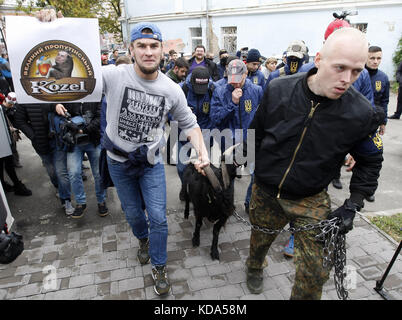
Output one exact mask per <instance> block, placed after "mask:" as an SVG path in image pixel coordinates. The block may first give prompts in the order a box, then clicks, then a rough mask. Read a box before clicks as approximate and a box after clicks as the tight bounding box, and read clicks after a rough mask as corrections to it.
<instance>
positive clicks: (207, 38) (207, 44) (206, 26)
mask: <svg viewBox="0 0 402 320" xmlns="http://www.w3.org/2000/svg"><path fill="white" fill-rule="evenodd" d="M205 21H206V25H205V33H206V39H205V40H206V49H207V52H209V32H210V30H209V1H208V0H205Z"/></svg>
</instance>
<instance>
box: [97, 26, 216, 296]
mask: <svg viewBox="0 0 402 320" xmlns="http://www.w3.org/2000/svg"><path fill="white" fill-rule="evenodd" d="M130 51H131V56H132V58H133V59H134V61H135V64H134V67H133V65H129V64H126V65H120V66H118V67H115V66H107V67H104V68H103V70H102V76H103V81H104V91H105V96H106V100H107V105H108V108H107V113H106V120H107V127H106V131H105V135H104V147H105V148H106V149H107V150H108V152H107V161H108V169H109V173H110V177H111V178H112V180H113V183H114V185H115V187H116V190H117V194H118V196H119V199H120V202H121V204H122V207H123V210H124V212H125V214H126V218H127V221H128V223H129V224H130V226H131V228H132V231H133V233H134V235H135V236H136V237H137V238H138V239H139V242H140V249H139V251H138V254H137V256H138V259H139V261H140V263H141V264H145V263H147V262H148V261H149V259H150V260H151V264H152V277H153V279H154V281H155V286H154V290H155V292H156V294H158V295H165V294H167V293H168V292H169V290H170V283H169V281H168V278H167V270H166V261H167V236H168V228H167V227H168V226H167V218H166V182H165V171H164V165H163V163H162V156H161V153H160V152H159V149H160V148H161V147H162V145H163V144H162V141H163V140H162V138H163V125H164V124H165V122H166V120H167V116H168V113H170V114H171V115H172V116H173V117H174V119H175V120H176V121H178V125H179V127H180V128H181V129H182V130H183V131H185V133H186V135H187V137H188V138H189V140H190V141H191V144H192V145H193V146H194V148H195V149H196V151H197V154H198V162H197V163H196V168H197V169H198V171H199V172H201V173H203V170H202V168H203V167H205V166H207V165H208V164H209V158H208V153H207V150H206V148H205V145H204V142H203V138H202V134H201V130H200V128H199V126H198V124H197V119H196V117H195V115H194V114H193V113H192V112H191V109H190V108H189V107H188V106H187V101H186V98H185V96H184V93H183V91H182V90H181V88H180V86H178V85H177V84H176V83H174V82H173V81H171V80H170V79H169V78H168V77H167V76H165V75H164V74H163V73H161V72H160V71H159V70H158V69H159V63H160V60H161V57H162V34H161V31H160V30H159V28H158V27H157V26H156V25H155V24H152V23H139V24H136V25H135V26H134V28H133V29H132V31H131V44H130ZM142 199H143V201H144V204H145V207H146V211H147V215H146V214H145V212H144V209H143V206H142V203H143V202H142Z"/></svg>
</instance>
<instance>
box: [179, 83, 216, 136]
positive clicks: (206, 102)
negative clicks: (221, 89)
mask: <svg viewBox="0 0 402 320" xmlns="http://www.w3.org/2000/svg"><path fill="white" fill-rule="evenodd" d="M190 79H191V75H188V76H187V78H186V81H185V82H183V83H180V86H181V87H182V88H183V91H184V93H185V95H186V99H187V104H188V106H189V107H190V108H191V111H193V113H194V114H195V115H196V117H197V123H198V125H199V126H200V128H201V129H212V123H211V120H210V118H209V112H210V108H211V96H212V91H213V90H214V87H215V86H214V84H213V82H212V80H211V79H210V80H209V85H208V91H207V93H206V94H204V95H203V96H202V95H197V94H195V93H194V91H193V85H192V84H191V82H190ZM186 87H187V88H186Z"/></svg>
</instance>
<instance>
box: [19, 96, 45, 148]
mask: <svg viewBox="0 0 402 320" xmlns="http://www.w3.org/2000/svg"><path fill="white" fill-rule="evenodd" d="M48 112H49V104H17V106H16V112H15V115H14V121H15V126H16V128H18V129H20V130H21V131H22V132H23V133H24V134H25V135H26V136H27V138H28V139H30V140H31V143H32V146H33V147H34V149H35V151H36V152H37V153H38V154H48V153H50V152H51V150H52V149H51V146H50V143H49V121H48V117H47V115H48Z"/></svg>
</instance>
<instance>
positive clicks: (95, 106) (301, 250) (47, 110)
mask: <svg viewBox="0 0 402 320" xmlns="http://www.w3.org/2000/svg"><path fill="white" fill-rule="evenodd" d="M39 18H40V19H42V20H43V16H42V17H39ZM130 40H131V41H130V42H131V44H130V53H131V56H121V57H119V56H118V51H117V50H116V51H114V52H113V53H112V58H111V59H109V61H107V63H104V61H103V60H104V59H102V64H105V66H104V67H102V77H103V97H102V101H99V102H93V103H62V104H61V103H54V104H46V105H45V104H40V103H37V104H18V103H16V101H15V99H14V100H13V97H14V98H15V94H14V96H13V92H12V88H10V87H9V88H8V90H9V92H4V95H5V99H4V101H3V105H2V111H3V112H4V114H5V115H6V117H7V118H8V119H9V120H10V121H9V132H10V136H11V137H13V135H14V132H16V131H18V130H21V131H22V132H23V133H24V134H25V136H26V137H27V138H28V139H30V140H31V142H32V146H33V148H34V150H35V152H36V153H37V154H38V156H39V157H40V158H41V160H42V163H43V165H44V167H45V168H46V170H47V173H48V175H49V179H50V181H51V183H52V185H53V186H54V187H55V188H56V189H57V191H58V195H59V198H60V201H61V205H62V206H63V208H64V211H65V213H66V215H68V216H70V217H72V218H76V219H79V218H81V217H82V216H83V214H84V212H85V210H86V207H87V206H86V195H85V192H84V188H83V177H82V167H83V159H84V156H85V155H86V156H87V157H88V159H89V162H90V165H91V170H92V174H93V177H94V181H95V185H94V191H95V194H96V199H97V202H98V208H97V209H98V214H99V216H101V217H104V216H106V215H107V214H108V208H107V205H106V202H105V190H106V188H107V187H111V186H114V187H115V188H116V191H117V194H118V197H119V200H120V202H121V207H122V209H123V211H124V214H125V215H126V219H127V222H128V224H129V225H130V227H131V229H132V232H133V234H134V235H135V237H136V238H137V239H138V241H139V250H138V253H137V257H138V259H139V261H140V263H141V264H146V263H148V262H149V261H150V262H151V264H152V277H153V279H154V281H155V286H154V289H155V292H156V293H157V294H158V295H165V294H167V293H168V292H169V290H170V282H169V279H168V276H167V269H166V262H167V237H168V224H167V217H166V181H165V171H164V166H163V164H164V163H163V161H162V154H161V152H159V151H160V150H161V149H160V146H161V145H162V144H163V142H164V138H163V132H164V129H165V128H166V126H169V125H170V126H171V127H172V123H173V122H175V123H177V124H178V127H179V136H184V139H179V140H178V141H177V154H178V155H180V154H181V152H180V151H181V149H182V148H183V146H184V145H185V144H186V143H187V142H189V143H191V145H192V147H193V148H194V149H195V151H196V154H197V158H196V159H195V160H194V161H195V167H196V169H197V170H198V171H199V172H200V173H201V174H204V170H203V168H205V167H206V166H208V165H209V164H210V153H209V151H210V148H211V146H212V145H213V144H214V143H218V145H219V147H220V149H221V151H224V150H225V149H226V148H227V147H229V146H230V145H234V144H237V143H244V141H247V135H248V132H249V130H255V161H254V162H252V163H247V166H248V168H249V170H250V173H251V181H250V185H249V187H248V190H247V192H246V198H245V199H244V208H245V211H246V212H247V214H249V217H250V221H251V223H253V224H256V225H259V226H260V227H266V228H272V229H278V228H282V227H284V226H285V225H286V224H287V223H291V224H292V225H294V226H300V225H303V224H306V223H312V222H314V221H315V222H317V221H320V220H324V219H327V218H328V217H329V216H331V215H332V216H335V217H338V218H339V219H340V221H341V230H342V232H344V233H346V232H348V231H349V230H351V228H352V226H353V218H354V215H355V213H356V210H359V209H360V208H361V207H363V205H364V199H367V200H368V201H374V193H375V190H376V188H377V185H378V182H377V180H378V177H379V173H380V169H381V165H382V161H383V158H382V146H381V137H380V136H379V135H383V134H384V133H385V128H386V123H387V116H386V114H387V106H388V101H389V80H388V77H387V76H386V74H385V73H384V72H382V71H381V70H379V66H380V62H381V56H382V50H381V48H380V47H378V46H370V47H368V44H367V40H366V38H365V36H364V35H363V34H362V33H361V32H360V31H358V30H356V29H353V28H350V27H349V25H348V23H347V21H346V20H342V19H336V20H335V21H333V22H332V23H331V24H330V25H329V26H328V28H327V30H326V33H325V37H324V39H323V40H324V44H323V47H322V49H321V50H320V51H319V53H317V56H316V58H315V61H314V62H310V61H309V53H308V48H307V45H306V44H305V43H304V42H303V41H301V40H293V41H290V43H289V46H288V47H287V48H286V51H285V52H284V53H283V61H282V63H281V64H279V65H278V63H277V59H276V58H275V57H268V58H264V57H262V55H261V53H260V51H259V50H258V49H257V48H251V49H248V48H242V49H241V50H239V51H238V52H237V53H236V55H231V54H230V53H229V52H227V51H226V50H225V49H222V50H220V51H219V63H214V62H213V61H212V59H211V57H209V58H207V52H206V49H205V47H204V46H203V45H198V46H197V47H196V48H195V49H194V54H193V56H192V57H191V58H190V59H186V58H184V57H178V54H177V52H175V51H174V50H171V51H170V52H169V59H168V61H167V62H166V63H161V57H162V50H163V46H162V41H163V39H162V33H161V31H160V29H159V28H158V27H157V26H156V25H155V24H153V23H139V24H136V25H135V26H134V27H133V29H132V31H131V34H130ZM105 62H106V61H105ZM106 64H107V65H106ZM398 72H399V75H398V76H397V77H398V78H397V79H398V81H399V83H400V84H401V83H402V82H401V81H400V79H401V78H400V77H401V75H400V73H401V66H400V67H399V71H398ZM4 77H5V74H4ZM6 82H7V80H6ZM4 83H5V82H4ZM399 92H400V93H401V90H399ZM17 98H18V97H17ZM17 100H18V99H17ZM401 104H402V99H401V98H400V96H399V98H398V110H399V109H400V105H401ZM10 105H11V108H10ZM11 109H14V114H13V116H11V114H10V111H9V110H11ZM399 116H400V114H399ZM390 118H391V119H395V118H399V117H398V115H397V114H396V115H394V116H392V117H390ZM158 129H162V130H158ZM213 129H218V130H219V131H221V132H222V131H224V130H226V131H227V132H230V134H229V135H230V137H229V139H223V137H222V139H214V138H212V137H211V136H205V135H203V134H204V133H205V132H206V130H213ZM12 141H13V151H15V152H14V154H15V153H16V142H17V141H18V138H15V139H12ZM167 142H168V146H169V141H167ZM164 150H166V151H169V150H172V149H171V148H170V147H167V148H165V149H164ZM182 153H183V152H182ZM185 153H186V155H187V152H185ZM348 155H349V156H350V157H351V158H349V159H348V163H353V175H352V178H351V182H350V191H351V196H350V198H349V199H346V200H345V203H344V205H343V206H341V207H340V208H339V209H337V210H336V211H334V212H332V213H331V207H330V199H329V196H328V193H327V188H328V185H329V184H331V182H332V183H333V184H334V186H335V187H340V188H342V185H341V184H340V182H339V176H340V168H341V166H342V165H343V164H344V163H345V159H346V157H347V156H348ZM171 156H172V155H169V157H168V162H169V160H171V159H170V158H171ZM15 159H16V156H15V155H13V156H10V157H7V158H3V159H1V164H3V163H4V164H5V169H6V172H7V174H8V175H9V177H10V179H11V180H12V182H13V185H10V184H8V183H6V182H5V180H4V178H3V168H2V167H1V172H2V174H1V182H2V184H3V188H4V189H5V191H6V192H10V191H12V190H13V191H14V192H15V194H19V195H25V196H29V195H31V194H32V192H31V191H30V190H28V189H27V188H26V187H25V186H24V185H23V184H22V183H21V182H20V180H19V179H18V177H17V176H16V171H15V163H16V162H15V161H16V160H15ZM351 159H352V160H351ZM185 166H186V162H185V161H183V158H182V157H181V156H178V157H177V172H178V176H179V177H180V180H182V179H183V177H182V175H183V172H184V169H185ZM351 170H352V169H351ZM338 182H339V183H338ZM183 194H184V190H183V188H182V189H181V191H180V194H179V195H178V197H179V198H180V200H184V198H183V197H184V195H183ZM72 196H73V197H74V199H75V206H74V205H73V203H72ZM314 236H315V233H314V231H311V232H305V233H300V234H298V235H297V236H296V235H292V236H291V237H290V239H289V242H288V243H287V245H286V248H284V252H285V253H286V254H287V255H288V256H291V257H293V255H295V265H296V278H295V284H294V287H293V290H292V294H291V298H292V299H320V297H321V292H322V287H323V285H324V283H325V282H326V280H327V279H328V276H329V271H328V270H325V269H324V268H323V267H322V251H323V250H322V246H323V244H322V243H320V242H317V241H315V238H314ZM274 239H275V236H273V235H268V234H265V233H263V232H260V231H258V230H255V229H252V231H251V238H250V254H249V258H248V259H247V263H246V264H247V286H248V288H249V290H250V292H252V293H255V294H257V293H260V292H262V289H263V272H262V270H263V263H264V259H265V256H266V254H267V252H268V249H269V247H270V246H271V244H272V242H273V241H274Z"/></svg>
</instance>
